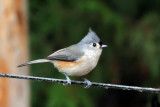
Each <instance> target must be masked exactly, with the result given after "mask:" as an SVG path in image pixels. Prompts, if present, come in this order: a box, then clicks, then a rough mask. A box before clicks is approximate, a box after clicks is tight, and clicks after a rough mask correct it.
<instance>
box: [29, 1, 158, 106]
mask: <svg viewBox="0 0 160 107" xmlns="http://www.w3.org/2000/svg"><path fill="white" fill-rule="evenodd" d="M89 27H91V28H92V29H93V30H94V31H95V32H96V33H97V34H98V35H99V37H100V38H101V39H102V41H103V42H104V43H105V44H107V45H108V48H105V49H104V50H103V53H102V56H101V58H100V60H99V63H98V65H97V67H96V68H95V69H94V70H93V71H92V72H91V73H90V74H89V75H88V77H87V78H88V79H89V80H90V81H95V82H103V83H114V84H123V85H132V86H135V85H136V86H149V87H158V86H159V85H160V84H159V83H160V78H159V77H160V71H159V70H160V66H159V64H160V0H152V1H151V0H107V1H105V0H81V1H80V0H79V1H76V0H43V1H40V0H29V30H30V36H29V38H30V41H29V42H30V54H31V58H30V59H31V60H34V59H40V58H44V57H46V56H48V55H49V54H51V53H52V52H54V51H56V50H58V49H61V48H64V47H67V46H69V45H72V44H75V43H77V42H79V41H80V40H81V39H82V38H83V37H84V36H85V35H86V34H87V33H88V29H89ZM31 75H33V76H42V77H50V78H61V79H65V77H64V75H62V74H61V73H59V72H58V71H57V69H55V68H54V67H53V65H52V64H50V63H44V64H35V65H32V66H31ZM71 79H74V80H80V79H79V78H77V77H71ZM31 92H32V93H31V103H32V104H31V106H32V107H82V106H84V107H100V106H101V107H150V106H151V103H152V100H153V94H149V93H139V92H134V91H123V90H113V89H108V90H107V89H103V88H97V87H91V88H89V89H84V88H83V87H82V86H79V85H72V86H67V87H65V86H63V85H62V84H57V83H48V82H36V81H32V89H31Z"/></svg>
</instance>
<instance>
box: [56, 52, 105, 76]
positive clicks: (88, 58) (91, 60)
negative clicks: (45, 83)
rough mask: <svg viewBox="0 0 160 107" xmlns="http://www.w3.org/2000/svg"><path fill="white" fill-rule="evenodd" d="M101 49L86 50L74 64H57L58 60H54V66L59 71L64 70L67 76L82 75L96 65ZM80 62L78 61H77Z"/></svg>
mask: <svg viewBox="0 0 160 107" xmlns="http://www.w3.org/2000/svg"><path fill="white" fill-rule="evenodd" d="M101 52H102V50H100V51H97V52H93V51H87V53H85V55H84V56H83V57H82V58H81V59H79V60H78V61H77V63H78V64H75V66H69V67H66V66H61V67H60V66H59V65H58V61H54V62H53V64H54V66H55V67H56V68H57V69H58V70H59V72H65V73H66V74H67V75H68V76H84V75H87V74H88V73H89V72H91V71H92V70H93V69H94V68H95V67H96V65H97V62H98V60H99V57H100V55H101ZM79 62H80V63H79Z"/></svg>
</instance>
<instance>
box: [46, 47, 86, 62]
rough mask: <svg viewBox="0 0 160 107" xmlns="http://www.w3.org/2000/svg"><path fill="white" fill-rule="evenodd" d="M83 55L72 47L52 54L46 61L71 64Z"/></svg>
mask: <svg viewBox="0 0 160 107" xmlns="http://www.w3.org/2000/svg"><path fill="white" fill-rule="evenodd" d="M83 55H84V53H83V52H81V51H80V49H77V48H76V46H75V45H72V46H70V47H68V48H64V49H61V50H58V51H56V52H54V53H53V54H51V55H49V56H48V57H47V58H46V59H48V60H59V61H69V62H73V61H76V60H77V59H79V58H80V57H82V56H83Z"/></svg>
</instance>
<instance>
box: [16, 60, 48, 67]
mask: <svg viewBox="0 0 160 107" xmlns="http://www.w3.org/2000/svg"><path fill="white" fill-rule="evenodd" d="M44 62H50V61H49V60H47V59H38V60H34V61H29V62H26V63H24V64H21V65H18V66H17V67H22V66H27V65H30V64H35V63H44Z"/></svg>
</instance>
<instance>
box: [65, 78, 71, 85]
mask: <svg viewBox="0 0 160 107" xmlns="http://www.w3.org/2000/svg"><path fill="white" fill-rule="evenodd" d="M63 85H64V86H67V85H71V80H68V79H67V82H66V83H63Z"/></svg>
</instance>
